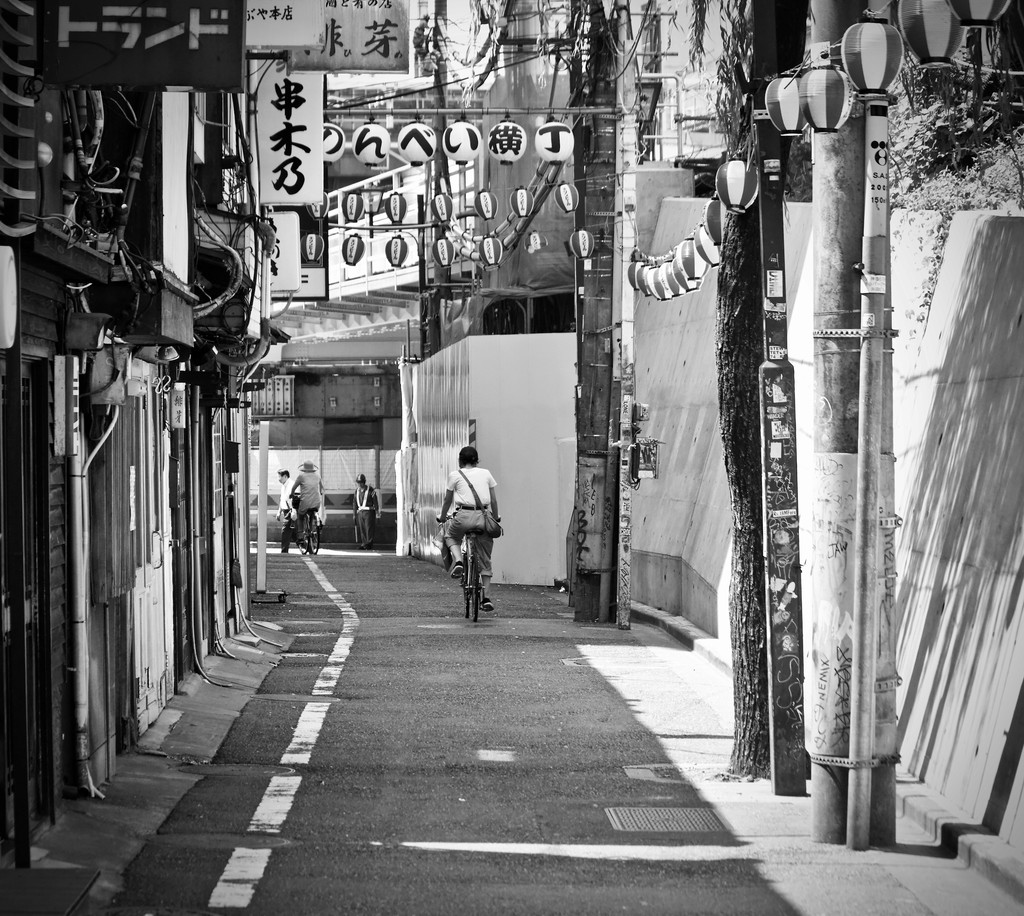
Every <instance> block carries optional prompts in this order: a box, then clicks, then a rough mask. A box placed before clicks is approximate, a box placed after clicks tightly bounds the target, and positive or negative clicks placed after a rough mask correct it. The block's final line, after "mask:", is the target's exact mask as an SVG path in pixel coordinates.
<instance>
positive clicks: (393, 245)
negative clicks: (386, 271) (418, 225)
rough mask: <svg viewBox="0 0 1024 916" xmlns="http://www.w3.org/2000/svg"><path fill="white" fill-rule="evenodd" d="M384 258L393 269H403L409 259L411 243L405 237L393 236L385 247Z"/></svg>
mask: <svg viewBox="0 0 1024 916" xmlns="http://www.w3.org/2000/svg"><path fill="white" fill-rule="evenodd" d="M384 257H386V258H387V259H388V263H389V264H390V265H391V266H392V267H403V266H404V265H405V261H406V259H407V258H408V257H409V241H408V239H406V237H405V236H404V235H393V236H391V238H389V239H388V241H387V244H386V245H385V246H384Z"/></svg>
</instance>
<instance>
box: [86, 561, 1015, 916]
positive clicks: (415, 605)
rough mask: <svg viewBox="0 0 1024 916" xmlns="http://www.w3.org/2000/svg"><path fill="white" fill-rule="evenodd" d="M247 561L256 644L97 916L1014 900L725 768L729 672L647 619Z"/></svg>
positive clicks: (439, 575) (422, 576) (1007, 909)
mask: <svg viewBox="0 0 1024 916" xmlns="http://www.w3.org/2000/svg"><path fill="white" fill-rule="evenodd" d="M496 561H497V562H500V542H499V544H498V549H497V550H496ZM269 563H270V568H269V576H268V583H269V587H270V588H271V589H275V590H277V589H279V590H284V591H285V592H286V593H287V600H286V601H285V603H283V604H262V605H258V606H257V607H256V608H255V609H254V617H255V618H256V619H258V620H260V621H265V622H268V623H274V624H276V625H278V626H280V627H281V630H280V631H279V632H280V635H281V640H280V641H281V643H282V644H283V647H284V651H283V652H282V654H281V655H280V661H279V663H278V664H277V665H276V667H274V669H273V670H272V671H271V672H270V674H269V675H268V676H267V677H266V679H265V680H264V682H263V684H262V686H261V687H260V689H259V692H258V693H257V695H256V696H255V697H254V698H253V699H252V700H250V701H249V702H248V703H247V704H246V706H245V708H244V709H243V711H242V714H241V716H240V717H239V718H238V719H237V720H236V721H235V723H234V725H233V726H232V728H231V730H230V732H229V733H228V736H227V738H226V740H225V741H224V743H223V744H222V746H221V748H220V751H219V752H218V754H217V755H216V757H215V758H214V759H213V760H212V761H210V762H202V761H199V762H196V761H188V760H183V761H181V768H182V770H183V771H188V772H190V773H192V774H195V775H199V776H202V778H201V779H199V780H198V781H197V782H196V783H195V785H194V786H193V787H192V789H191V790H190V791H188V792H187V794H185V796H184V797H183V798H182V800H181V801H180V803H179V804H178V805H177V806H176V808H175V809H174V811H173V812H172V813H171V815H170V816H169V817H168V819H167V820H166V822H165V823H164V824H163V825H162V827H161V828H160V829H159V831H158V832H157V833H156V834H155V835H154V836H152V837H151V838H150V840H149V841H148V842H147V843H146V845H145V847H144V848H143V850H142V852H141V853H140V854H139V856H138V857H137V858H136V859H135V861H134V862H133V863H132V865H131V866H130V867H129V869H128V871H127V872H126V874H125V875H124V889H123V891H122V892H121V893H120V894H119V896H118V897H117V899H116V900H115V901H114V904H113V905H112V906H111V907H110V908H108V909H107V911H106V912H107V913H108V914H111V916H113V914H118V916H129V914H131V916H136V914H142V913H150V914H154V916H169V914H186V913H238V912H245V913H253V914H274V916H278V914H303V916H304V914H382V916H383V914H386V916H413V914H415V916H434V914H438V916H440V914H451V916H456V914H457V916H464V914H506V913H509V914H512V913H514V914H530V916H542V914H543V916H548V914H576V913H579V914H587V916H603V914H613V913H614V914H622V913H630V914H636V913H645V914H698V913H706V914H758V916H770V914H779V916H784V914H835V916H842V914H857V916H868V914H884V916H893V914H901V916H902V914H906V916H918V914H920V916H926V914H936V916H940V914H947V913H949V914H953V913H956V914H957V916H972V914H986V916H1009V914H1019V913H1021V912H1022V909H1021V907H1020V906H1018V905H1017V904H1015V903H1014V902H1013V901H1011V900H1010V898H1008V897H1006V896H1004V895H1002V894H1001V893H1000V892H999V891H997V890H995V889H993V888H992V887H991V886H990V885H988V884H987V883H986V882H985V881H984V880H983V879H982V878H980V877H979V876H978V875H977V874H975V873H974V872H972V871H970V870H969V869H965V868H964V867H963V866H962V865H961V864H960V863H958V862H957V861H956V860H955V859H952V858H950V857H948V855H946V854H945V853H943V852H942V851H941V850H939V849H937V848H936V847H935V846H934V845H933V844H931V843H930V842H929V841H928V839H927V838H925V837H923V836H919V835H917V834H915V833H914V831H913V829H912V828H911V827H909V826H908V825H905V824H902V823H901V825H900V846H899V847H898V848H897V849H895V850H871V851H869V852H866V853H852V852H850V851H848V850H846V849H845V848H844V847H838V848H836V847H825V846H821V845H816V844H813V843H811V842H810V840H809V838H808V834H809V829H810V802H809V800H808V799H778V798H774V797H772V796H771V794H770V791H769V787H768V786H767V784H766V783H763V782H760V783H746V782H736V781H732V780H730V779H728V778H727V777H726V776H725V775H724V774H725V772H726V769H727V766H728V759H729V752H730V749H731V735H732V722H731V702H732V701H731V683H730V681H729V680H728V679H727V678H726V676H725V675H724V674H722V673H721V672H720V671H719V670H718V669H716V668H714V667H713V666H712V665H710V664H709V663H707V662H704V661H702V660H701V659H700V658H699V657H698V656H695V655H694V654H693V653H689V652H687V651H685V650H684V649H682V648H681V647H679V646H678V645H677V644H675V643H673V642H672V641H671V640H670V639H669V638H668V637H667V636H665V635H664V634H662V633H661V632H660V631H658V630H655V629H653V628H649V627H645V626H642V625H641V626H635V627H633V628H632V629H631V630H628V631H627V630H618V629H616V628H615V627H612V626H596V625H595V626H585V625H579V624H576V623H574V622H573V620H572V611H571V609H570V608H569V607H568V606H567V601H566V596H565V595H564V594H560V593H558V592H556V591H555V590H553V589H544V588H519V587H510V586H506V587H502V586H497V587H496V588H495V589H494V591H493V594H494V598H495V600H496V603H497V605H498V613H497V616H496V617H495V618H494V619H487V620H483V619H482V620H481V621H480V622H479V623H477V624H472V623H470V622H469V621H466V620H464V618H463V616H462V609H461V607H460V604H459V594H458V588H457V586H456V585H455V584H454V583H452V582H451V581H450V580H449V579H448V578H447V577H446V576H445V575H444V573H443V572H442V571H441V570H440V569H439V568H438V567H434V566H431V565H429V564H427V563H423V562H419V561H416V560H413V559H409V558H396V557H393V556H386V555H378V554H375V553H372V552H370V553H368V552H350V553H343V552H330V551H327V552H322V553H321V554H320V555H319V556H317V557H315V558H313V559H306V558H303V557H301V556H299V555H298V554H296V553H294V552H293V553H291V554H289V555H288V556H281V555H278V554H275V555H271V557H270V558H269Z"/></svg>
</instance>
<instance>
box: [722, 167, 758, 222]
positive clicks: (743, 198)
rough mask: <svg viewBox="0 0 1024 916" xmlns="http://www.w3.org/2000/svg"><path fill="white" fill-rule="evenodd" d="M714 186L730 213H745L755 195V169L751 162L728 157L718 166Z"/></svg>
mask: <svg viewBox="0 0 1024 916" xmlns="http://www.w3.org/2000/svg"><path fill="white" fill-rule="evenodd" d="M715 187H716V188H717V190H718V196H719V198H720V199H721V201H722V203H723V204H724V205H725V208H726V209H727V210H728V211H729V212H730V213H745V212H746V211H747V209H748V208H749V207H750V205H751V204H752V203H753V202H754V199H755V198H756V197H757V170H756V169H755V168H754V165H753V163H747V162H744V161H743V160H742V159H730V160H729V161H728V162H725V163H723V164H722V165H721V166H719V168H718V174H717V175H715Z"/></svg>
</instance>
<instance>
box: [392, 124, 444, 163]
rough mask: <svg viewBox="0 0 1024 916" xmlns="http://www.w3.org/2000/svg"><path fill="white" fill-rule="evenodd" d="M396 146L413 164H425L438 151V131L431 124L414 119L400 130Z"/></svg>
mask: <svg viewBox="0 0 1024 916" xmlns="http://www.w3.org/2000/svg"><path fill="white" fill-rule="evenodd" d="M395 146H396V147H397V148H398V152H399V153H401V155H402V156H403V157H404V158H406V159H408V160H409V163H410V164H411V165H423V164H424V163H426V162H430V160H431V159H433V158H434V153H436V152H437V133H436V132H435V131H434V128H433V127H431V126H430V125H429V124H423V123H421V122H419V121H413V123H412V124H406V125H405V127H403V128H402V129H401V130H400V131H399V132H398V140H397V141H396V143H395Z"/></svg>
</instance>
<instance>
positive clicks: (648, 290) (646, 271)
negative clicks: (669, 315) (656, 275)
mask: <svg viewBox="0 0 1024 916" xmlns="http://www.w3.org/2000/svg"><path fill="white" fill-rule="evenodd" d="M636 288H637V289H638V290H640V292H642V293H643V294H644V295H645V296H653V295H654V289H653V288H652V287H651V266H650V265H649V264H644V265H642V266H641V267H640V269H639V270H638V271H637V272H636Z"/></svg>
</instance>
